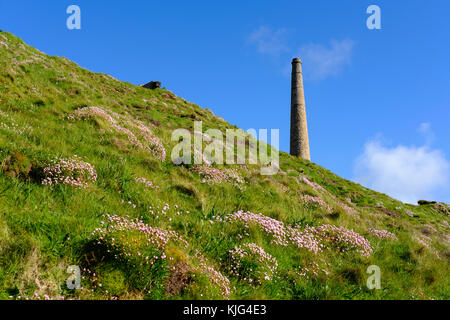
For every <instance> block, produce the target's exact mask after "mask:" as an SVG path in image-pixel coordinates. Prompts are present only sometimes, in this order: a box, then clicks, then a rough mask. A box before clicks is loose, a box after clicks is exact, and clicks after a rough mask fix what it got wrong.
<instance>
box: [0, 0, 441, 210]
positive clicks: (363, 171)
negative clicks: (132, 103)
mask: <svg viewBox="0 0 450 320" xmlns="http://www.w3.org/2000/svg"><path fill="white" fill-rule="evenodd" d="M430 3H431V4H432V5H431V4H430ZM71 4H75V5H78V6H79V7H80V8H81V27H82V28H81V30H68V29H67V28H66V19H67V17H68V16H69V15H68V14H66V8H67V7H68V6H69V5H71ZM371 4H375V5H378V6H379V7H380V8H381V24H382V29H381V30H369V29H368V28H367V27H366V19H367V18H368V17H369V14H367V13H366V9H367V7H368V6H369V5H371ZM448 12H450V2H449V1H447V0H435V1H432V2H430V1H423V0H417V1H381V0H373V1H358V0H341V1H331V0H329V1H324V0H316V1H298V0H297V1H264V0H259V1H220V2H219V1H120V2H119V1H104V0H96V1H87V0H86V1H81V0H72V1H54V0H52V1H50V0H41V1H19V0H17V1H6V0H0V28H1V29H3V30H5V31H9V32H12V33H14V34H15V35H17V36H19V37H21V38H22V39H23V40H24V41H25V42H27V43H28V44H30V45H33V46H35V47H37V48H38V49H40V50H41V51H44V52H45V53H48V54H51V55H58V56H65V57H67V58H69V59H71V60H73V61H75V62H77V63H78V64H79V65H81V66H82V67H85V68H87V69H90V70H92V71H96V72H104V73H108V74H111V75H112V76H114V77H116V78H118V79H120V80H124V81H128V82H131V83H134V84H142V83H145V82H148V81H150V80H160V81H162V83H163V86H165V87H166V88H167V89H169V90H171V91H173V92H174V93H176V94H177V95H179V96H182V97H184V98H185V99H187V100H189V101H192V102H194V103H197V104H198V105H200V106H202V107H207V108H210V109H211V110H212V111H213V112H214V113H215V114H217V115H220V116H221V117H223V118H224V119H226V120H227V121H229V122H230V123H232V124H236V125H238V126H239V127H241V128H243V129H248V128H256V129H259V128H268V129H270V128H279V129H280V148H281V150H283V151H288V150H289V119H290V75H289V72H290V70H289V68H290V61H291V59H292V58H293V57H296V56H300V57H301V58H302V59H303V71H304V77H305V95H306V107H307V115H308V125H309V134H310V144H311V158H312V161H313V162H316V163H318V164H319V165H321V166H324V167H326V168H328V169H330V170H332V171H333V172H335V173H337V174H339V175H341V176H343V177H345V178H348V179H353V180H356V181H359V182H362V183H363V184H364V185H366V186H368V187H372V188H375V189H376V190H378V191H381V192H385V193H388V194H390V195H393V196H395V197H397V198H400V199H402V200H404V201H408V202H414V201H416V200H418V199H419V198H430V199H435V200H440V201H446V202H450V182H449V170H450V168H449V161H448V159H450V130H449V119H450V60H449V59H448V57H449V56H450V54H449V51H450V41H449V40H450V19H449V14H448Z"/></svg>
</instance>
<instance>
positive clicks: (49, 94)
mask: <svg viewBox="0 0 450 320" xmlns="http://www.w3.org/2000/svg"><path fill="white" fill-rule="evenodd" d="M194 120H201V121H202V122H203V130H206V129H208V128H216V129H219V130H222V131H225V130H226V129H228V128H235V127H234V126H232V125H230V124H228V123H227V122H226V121H224V120H223V119H221V118H220V117H218V116H215V115H214V114H213V113H212V112H211V111H210V110H208V109H202V108H200V107H199V106H197V105H195V104H193V103H190V102H188V101H186V100H184V99H182V98H180V97H178V96H176V95H174V94H173V93H172V92H170V91H168V90H166V89H164V88H163V89H156V90H149V89H144V88H142V87H138V86H135V85H132V84H129V83H126V82H121V81H118V80H116V79H114V78H112V77H110V76H108V75H106V74H101V73H93V72H90V71H88V70H86V69H83V68H81V67H79V66H77V65H76V64H75V63H73V62H71V61H69V60H67V59H66V58H60V57H52V56H48V55H46V54H44V53H42V52H40V51H38V50H36V49H35V48H32V47H30V46H28V45H26V44H24V43H23V41H21V40H20V39H18V38H17V37H15V36H13V35H12V34H10V33H6V32H1V33H0V298H1V299H61V298H65V299H449V298H450V285H449V280H450V274H449V267H450V265H449V259H450V250H449V239H450V237H449V225H448V222H449V213H450V207H449V206H448V205H446V204H443V203H429V204H424V205H421V206H414V205H410V204H404V203H402V202H400V201H397V200H394V199H392V198H390V197H388V196H386V195H383V194H380V193H377V192H374V191H372V190H369V189H367V188H364V187H362V186H360V185H358V184H355V183H353V182H351V181H348V180H345V179H342V178H340V177H338V176H336V175H335V174H333V173H332V172H330V171H328V170H326V169H324V168H322V167H320V166H318V165H316V164H314V163H310V162H308V161H304V160H302V159H298V158H295V157H291V156H290V155H288V154H286V153H283V152H281V153H280V171H279V173H278V174H276V175H272V176H270V175H269V176H264V175H261V173H260V165H215V164H212V165H208V164H203V165H176V164H174V163H173V162H172V161H171V159H170V153H171V150H172V148H173V147H174V146H175V145H176V143H177V142H174V141H171V134H172V131H173V130H174V129H177V128H186V129H188V130H190V131H192V130H193V123H194ZM371 265H376V266H378V267H379V268H380V271H381V288H380V289H374V290H370V289H368V288H367V286H366V281H367V278H368V277H369V276H370V274H367V273H366V270H367V268H368V267H369V266H371ZM69 266H79V267H80V270H81V288H80V289H76V290H72V289H69V288H68V287H67V285H66V280H67V279H68V278H69V276H70V274H69V273H67V268H68V267H69Z"/></svg>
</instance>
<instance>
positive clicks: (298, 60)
mask: <svg viewBox="0 0 450 320" xmlns="http://www.w3.org/2000/svg"><path fill="white" fill-rule="evenodd" d="M292 63H293V64H294V63H300V64H302V60H300V58H294V59H292Z"/></svg>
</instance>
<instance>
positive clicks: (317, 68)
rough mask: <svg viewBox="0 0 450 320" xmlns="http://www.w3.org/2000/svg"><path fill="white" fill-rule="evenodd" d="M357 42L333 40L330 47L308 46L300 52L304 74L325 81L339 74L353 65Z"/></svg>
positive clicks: (320, 45) (303, 47)
mask: <svg viewBox="0 0 450 320" xmlns="http://www.w3.org/2000/svg"><path fill="white" fill-rule="evenodd" d="M354 45H355V42H354V41H353V40H350V39H344V40H342V41H336V40H332V41H330V45H329V46H328V47H326V46H324V45H322V44H314V43H313V44H307V45H304V46H302V47H301V48H300V49H299V50H298V56H299V57H300V58H301V59H302V61H303V74H304V75H305V77H309V78H311V79H313V80H323V79H325V78H328V77H329V76H335V75H337V74H339V73H340V72H341V71H342V70H343V69H344V67H345V66H347V65H349V64H350V63H351V58H352V53H353V47H354Z"/></svg>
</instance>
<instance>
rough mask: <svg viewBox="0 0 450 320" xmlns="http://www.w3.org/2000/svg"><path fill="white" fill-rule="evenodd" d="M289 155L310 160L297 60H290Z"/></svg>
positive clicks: (299, 68) (300, 71) (300, 74)
mask: <svg viewBox="0 0 450 320" xmlns="http://www.w3.org/2000/svg"><path fill="white" fill-rule="evenodd" d="M290 153H291V155H293V156H297V157H301V158H303V159H306V160H311V157H310V154H309V139H308V125H307V123H306V109H305V94H304V92H303V74H302V61H301V60H300V59H299V58H295V59H293V60H292V87H291V146H290Z"/></svg>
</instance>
